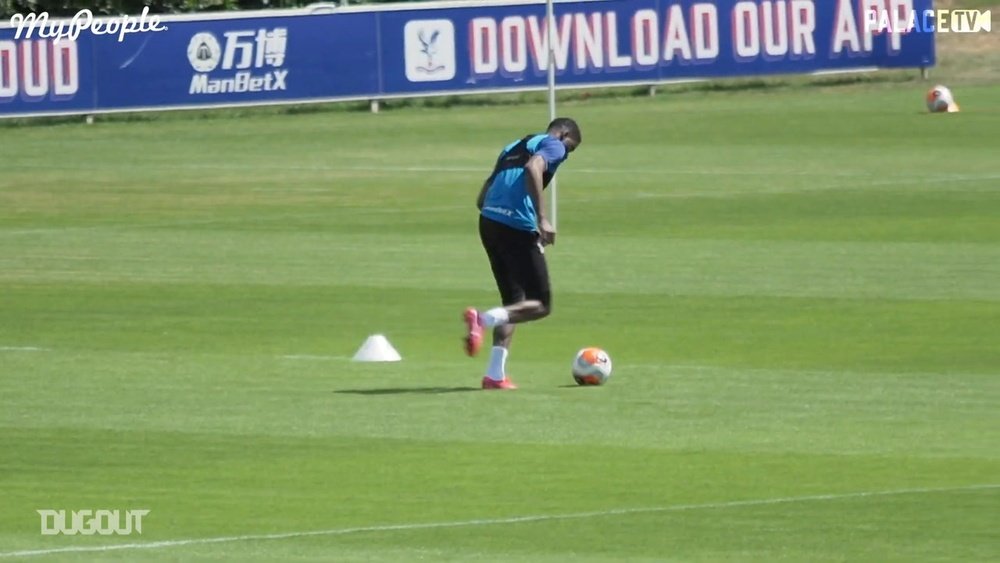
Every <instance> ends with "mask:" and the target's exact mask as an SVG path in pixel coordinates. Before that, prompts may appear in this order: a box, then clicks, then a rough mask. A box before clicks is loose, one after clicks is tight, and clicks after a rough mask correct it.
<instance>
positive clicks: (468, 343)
mask: <svg viewBox="0 0 1000 563" xmlns="http://www.w3.org/2000/svg"><path fill="white" fill-rule="evenodd" d="M462 319H463V320H465V326H466V327H467V329H468V332H467V333H466V335H465V339H464V342H465V353H466V354H468V355H470V356H475V355H476V354H478V353H479V348H480V346H482V345H483V326H482V325H481V324H479V312H478V311H476V310H475V309H473V308H472V307H469V308H468V309H466V310H465V313H464V314H463V315H462Z"/></svg>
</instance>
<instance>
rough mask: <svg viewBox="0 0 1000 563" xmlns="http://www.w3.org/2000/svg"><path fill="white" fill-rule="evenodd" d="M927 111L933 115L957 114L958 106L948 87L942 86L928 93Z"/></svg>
mask: <svg viewBox="0 0 1000 563" xmlns="http://www.w3.org/2000/svg"><path fill="white" fill-rule="evenodd" d="M926 100H927V111H929V112H931V113H943V112H952V113H954V112H956V111H958V104H956V103H955V96H954V95H952V93H951V90H949V89H948V87H947V86H941V85H940V84H939V85H937V86H935V87H933V88H931V89H930V90H928V91H927V97H926Z"/></svg>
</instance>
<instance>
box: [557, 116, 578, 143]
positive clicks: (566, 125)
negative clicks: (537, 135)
mask: <svg viewBox="0 0 1000 563" xmlns="http://www.w3.org/2000/svg"><path fill="white" fill-rule="evenodd" d="M549 131H550V132H561V131H565V132H566V135H568V136H569V137H572V138H573V139H576V142H577V143H582V142H583V135H581V134H580V126H579V125H577V124H576V121H574V120H572V119H570V118H568V117H557V118H555V119H553V120H552V123H549Z"/></svg>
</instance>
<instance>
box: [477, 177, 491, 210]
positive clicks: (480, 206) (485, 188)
mask: <svg viewBox="0 0 1000 563" xmlns="http://www.w3.org/2000/svg"><path fill="white" fill-rule="evenodd" d="M492 183H493V178H492V177H490V178H487V179H486V181H485V182H483V188H482V189H481V190H479V197H477V198H476V207H477V208H478V209H479V210H480V211H482V210H483V202H484V201H486V192H487V191H489V189H490V184H492Z"/></svg>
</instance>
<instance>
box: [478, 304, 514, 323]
mask: <svg viewBox="0 0 1000 563" xmlns="http://www.w3.org/2000/svg"><path fill="white" fill-rule="evenodd" d="M479 319H480V320H481V321H482V323H483V326H485V327H486V328H493V327H495V326H503V325H505V324H507V323H509V322H510V313H508V312H507V309H504V308H503V307H494V308H492V309H490V310H489V311H484V312H482V313H479Z"/></svg>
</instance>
